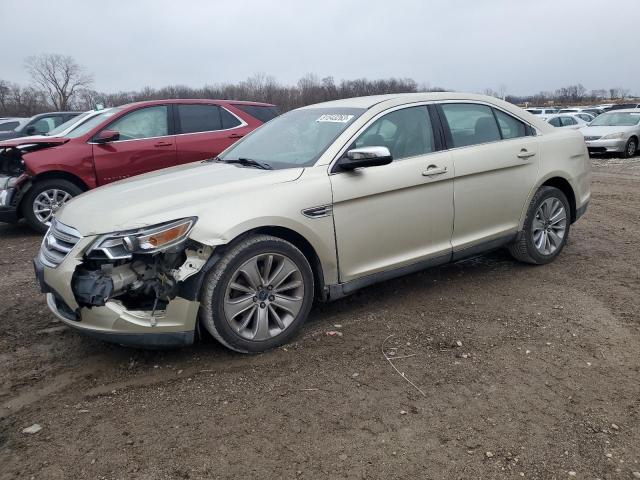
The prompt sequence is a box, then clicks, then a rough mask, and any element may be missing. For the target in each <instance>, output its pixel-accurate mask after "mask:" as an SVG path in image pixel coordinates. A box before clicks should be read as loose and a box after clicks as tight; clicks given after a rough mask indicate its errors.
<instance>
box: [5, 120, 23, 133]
mask: <svg viewBox="0 0 640 480" xmlns="http://www.w3.org/2000/svg"><path fill="white" fill-rule="evenodd" d="M18 125H20V122H6V123H0V132H8V131H9V130H13V129H15V128H16V127H17V126H18Z"/></svg>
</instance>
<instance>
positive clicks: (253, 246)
mask: <svg viewBox="0 0 640 480" xmlns="http://www.w3.org/2000/svg"><path fill="white" fill-rule="evenodd" d="M313 291H314V285H313V273H312V271H311V267H310V265H309V262H308V261H307V259H306V258H305V256H304V255H303V254H302V252H300V250H298V249H297V248H296V247H295V246H294V245H292V244H291V243H289V242H287V241H285V240H282V239H280V238H276V237H272V236H268V235H256V236H253V237H249V238H247V239H245V240H243V241H241V242H240V243H238V244H237V245H235V246H234V247H232V248H231V249H230V250H229V251H228V252H227V253H226V254H225V255H224V256H223V257H222V258H221V259H220V260H219V261H218V263H217V264H216V265H215V267H214V268H213V269H212V270H211V271H210V272H209V273H208V274H207V277H206V279H205V282H204V285H203V288H202V292H201V305H202V308H201V309H200V321H201V323H202V324H203V325H204V327H205V328H206V329H207V331H208V332H209V333H210V334H211V335H213V337H214V338H216V339H217V340H218V341H220V343H222V344H223V345H225V346H226V347H228V348H230V349H232V350H235V351H237V352H242V353H256V352H262V351H265V350H268V349H271V348H274V347H277V346H279V345H282V344H283V343H285V342H287V341H288V340H289V339H290V338H291V337H292V336H293V335H294V334H295V332H296V331H297V330H298V329H299V328H300V326H301V325H302V324H303V323H304V321H305V320H306V318H307V316H308V314H309V310H310V309H311V304H312V302H313Z"/></svg>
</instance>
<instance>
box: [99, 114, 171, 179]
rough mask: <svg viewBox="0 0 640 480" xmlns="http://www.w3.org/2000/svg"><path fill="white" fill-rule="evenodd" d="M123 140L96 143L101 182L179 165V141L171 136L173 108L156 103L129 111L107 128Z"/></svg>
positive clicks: (106, 128)
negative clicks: (170, 110)
mask: <svg viewBox="0 0 640 480" xmlns="http://www.w3.org/2000/svg"><path fill="white" fill-rule="evenodd" d="M105 130H114V131H117V132H118V133H120V138H119V140H117V141H115V142H109V143H105V144H94V145H93V158H94V163H95V169H96V176H97V179H98V184H99V185H104V184H106V183H110V182H115V181H116V180H122V179H123V178H128V177H132V176H134V175H140V174H142V173H146V172H151V171H153V170H159V169H161V168H167V167H171V166H173V165H176V141H175V136H174V135H169V133H170V129H169V107H168V106H166V105H155V106H152V107H145V108H141V109H138V110H134V111H132V112H129V113H127V114H125V115H123V116H122V117H120V118H118V119H116V120H115V121H114V122H113V123H111V124H110V125H108V126H107V127H105Z"/></svg>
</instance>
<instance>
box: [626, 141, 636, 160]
mask: <svg viewBox="0 0 640 480" xmlns="http://www.w3.org/2000/svg"><path fill="white" fill-rule="evenodd" d="M637 150H638V140H636V139H635V138H633V137H632V138H630V139H629V141H628V142H627V144H626V145H625V147H624V158H631V157H633V156H634V155H635V154H636V151H637Z"/></svg>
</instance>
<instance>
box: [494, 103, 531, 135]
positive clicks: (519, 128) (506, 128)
mask: <svg viewBox="0 0 640 480" xmlns="http://www.w3.org/2000/svg"><path fill="white" fill-rule="evenodd" d="M493 111H494V112H495V114H496V119H497V120H498V125H499V126H500V131H501V132H502V138H504V139H505V140H507V139H509V138H518V137H526V136H527V127H526V126H525V124H524V123H522V122H521V121H520V120H518V119H516V118H513V117H512V116H511V115H508V114H506V113H504V112H503V111H501V110H496V109H495V108H494V109H493Z"/></svg>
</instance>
